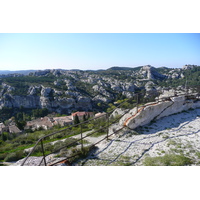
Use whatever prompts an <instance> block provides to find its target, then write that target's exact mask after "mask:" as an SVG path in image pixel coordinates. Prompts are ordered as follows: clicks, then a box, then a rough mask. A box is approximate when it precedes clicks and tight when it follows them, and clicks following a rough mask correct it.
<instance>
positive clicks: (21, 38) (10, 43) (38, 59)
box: [0, 33, 200, 70]
mask: <svg viewBox="0 0 200 200" xmlns="http://www.w3.org/2000/svg"><path fill="white" fill-rule="evenodd" d="M147 64H150V65H152V66H154V67H161V66H166V67H172V68H176V67H182V66H183V65H185V64H196V65H200V34H199V33H193V34H192V33H142V34H141V33H0V70H26V69H57V68H62V69H83V70H86V69H107V68H109V67H112V66H126V67H137V66H141V65H147Z"/></svg>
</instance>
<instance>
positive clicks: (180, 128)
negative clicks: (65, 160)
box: [76, 109, 200, 166]
mask: <svg viewBox="0 0 200 200" xmlns="http://www.w3.org/2000/svg"><path fill="white" fill-rule="evenodd" d="M97 147H98V148H97V150H95V151H94V152H93V153H92V154H91V155H90V156H89V157H88V158H87V159H84V160H82V161H80V162H78V163H76V165H86V166H99V165H100V166H109V165H110V166H118V165H133V166H140V165H143V161H144V158H145V157H147V156H150V157H156V156H163V155H165V154H168V153H173V154H177V155H180V154H183V155H185V156H187V157H189V158H191V159H192V163H193V164H192V165H200V109H195V110H189V111H184V112H182V113H177V114H174V115H171V116H168V117H164V118H162V119H159V120H157V121H156V122H154V123H151V124H148V125H146V126H143V127H140V128H137V129H136V130H135V131H133V130H128V129H126V130H124V131H123V132H121V133H120V134H118V135H116V136H115V137H113V138H112V139H110V140H108V141H103V142H101V143H100V144H99V145H98V146H97Z"/></svg>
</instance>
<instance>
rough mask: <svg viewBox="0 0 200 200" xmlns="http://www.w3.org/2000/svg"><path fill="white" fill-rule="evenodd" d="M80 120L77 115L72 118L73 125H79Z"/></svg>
mask: <svg viewBox="0 0 200 200" xmlns="http://www.w3.org/2000/svg"><path fill="white" fill-rule="evenodd" d="M79 123H80V120H79V118H78V116H77V115H75V116H74V124H79Z"/></svg>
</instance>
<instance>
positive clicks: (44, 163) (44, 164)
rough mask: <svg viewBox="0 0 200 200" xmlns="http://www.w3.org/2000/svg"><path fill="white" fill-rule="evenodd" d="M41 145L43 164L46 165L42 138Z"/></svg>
mask: <svg viewBox="0 0 200 200" xmlns="http://www.w3.org/2000/svg"><path fill="white" fill-rule="evenodd" d="M41 147H42V154H43V159H44V165H45V166H47V163H46V159H45V153H44V146H43V142H42V139H41Z"/></svg>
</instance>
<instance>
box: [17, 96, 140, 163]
mask: <svg viewBox="0 0 200 200" xmlns="http://www.w3.org/2000/svg"><path fill="white" fill-rule="evenodd" d="M128 101H130V99H128V100H126V101H124V102H122V103H121V104H119V105H118V106H116V108H119V107H121V106H123V104H125V103H126V102H128ZM136 105H137V103H135V104H133V105H132V106H133V107H134V106H136ZM116 108H115V109H116ZM115 109H113V110H112V111H110V112H109V113H105V114H104V115H102V116H98V117H94V118H92V119H89V120H87V121H84V122H81V123H79V124H76V125H72V126H69V127H68V128H65V129H63V130H60V131H56V132H53V133H50V134H48V135H45V136H43V137H41V138H40V139H39V140H38V141H37V142H36V144H35V146H34V147H33V148H32V149H31V151H30V152H29V153H28V155H27V156H26V158H25V159H24V160H23V162H22V164H21V166H23V165H25V163H26V162H27V160H28V158H29V157H30V156H31V155H32V154H33V153H34V151H35V149H36V148H37V146H38V145H41V151H42V159H41V161H40V163H39V165H41V164H42V163H43V162H44V165H45V166H47V165H48V163H47V161H46V157H47V156H49V155H51V154H53V153H56V152H59V151H60V150H61V149H64V148H67V147H69V146H72V145H73V144H75V143H78V142H80V143H81V149H82V150H83V149H84V145H83V140H84V139H85V138H87V137H90V136H92V135H94V134H95V133H98V132H100V131H105V132H106V133H105V135H106V136H105V137H104V138H103V139H101V140H100V141H98V142H96V143H95V144H93V145H91V148H92V147H93V146H95V145H96V144H98V143H99V142H101V141H103V140H105V139H108V138H109V137H110V136H111V135H113V134H114V133H112V134H109V127H110V126H111V125H112V124H114V123H116V122H118V121H119V120H120V119H121V118H122V117H123V116H124V115H125V114H126V113H128V112H129V111H130V109H132V107H131V108H130V109H127V110H126V112H125V113H124V114H123V115H121V116H119V117H118V118H116V119H115V120H112V121H111V120H110V115H111V114H112V113H113V111H114V110H115ZM98 119H103V120H105V125H104V126H103V127H101V128H99V129H97V130H95V131H92V133H89V134H87V135H86V136H83V126H84V125H85V124H89V123H90V122H91V121H94V120H98ZM74 127H80V133H79V134H78V135H80V139H77V140H75V141H73V142H71V143H70V144H68V145H65V146H63V147H61V148H59V149H57V150H56V151H55V152H51V153H49V154H45V148H44V141H45V140H46V139H47V138H50V137H51V136H54V135H56V134H58V133H64V132H67V131H68V130H69V133H68V134H66V135H65V136H67V135H71V137H73V136H74V135H73V134H72V133H70V131H71V130H72V129H73V128H74ZM74 156H76V155H74ZM66 159H67V158H66ZM66 159H65V160H66ZM59 162H62V160H60V161H59ZM56 163H57V162H56ZM51 165H54V164H51Z"/></svg>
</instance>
